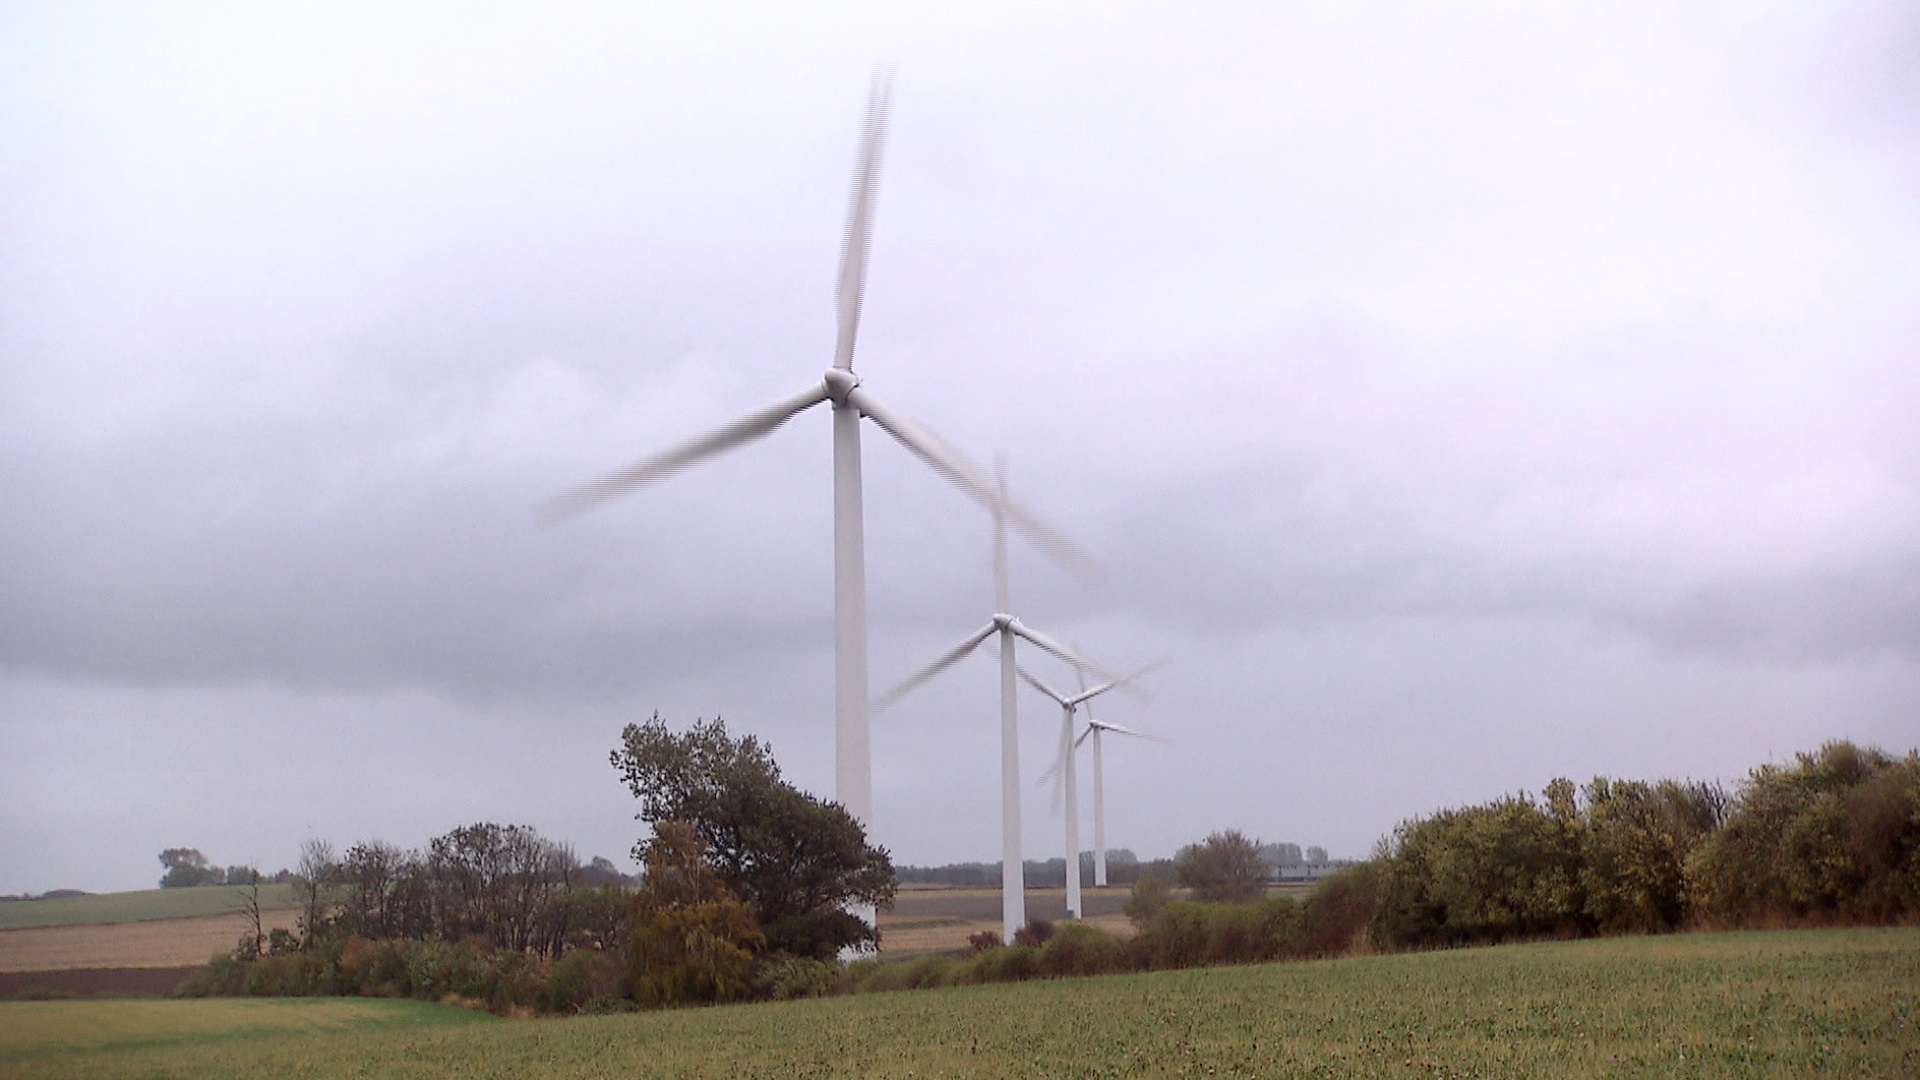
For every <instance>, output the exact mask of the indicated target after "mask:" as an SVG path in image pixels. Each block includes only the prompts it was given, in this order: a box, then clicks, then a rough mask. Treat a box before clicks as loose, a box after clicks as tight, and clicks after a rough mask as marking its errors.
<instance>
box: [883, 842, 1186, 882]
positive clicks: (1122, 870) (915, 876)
mask: <svg viewBox="0 0 1920 1080" xmlns="http://www.w3.org/2000/svg"><path fill="white" fill-rule="evenodd" d="M1021 865H1022V866H1023V867H1025V874H1026V882H1027V884H1028V885H1030V886H1033V887H1034V888H1039V889H1046V888H1056V887H1065V885H1066V883H1067V860H1066V859H1064V858H1055V859H1046V860H1039V859H1028V860H1026V862H1024V863H1022V864H1021ZM1171 865H1172V863H1171V862H1169V861H1168V860H1166V859H1156V860H1153V861H1152V862H1149V863H1145V864H1143V863H1141V861H1140V858H1139V856H1137V855H1135V854H1134V853H1133V852H1132V851H1130V850H1129V849H1127V848H1113V849H1110V850H1109V851H1108V852H1107V880H1108V881H1110V882H1112V883H1113V884H1116V885H1131V884H1133V883H1134V882H1135V881H1137V880H1139V877H1140V873H1141V870H1142V869H1143V867H1153V866H1158V867H1170V866H1171ZM894 870H895V872H896V873H897V874H899V875H900V884H902V885H951V886H955V887H958V888H983V889H984V888H992V889H997V888H999V887H1000V863H999V862H997V861H996V862H963V863H949V864H948V865H946V866H898V867H895V868H894ZM1080 880H1081V881H1083V882H1091V881H1092V880H1093V853H1092V852H1090V851H1083V852H1081V853H1080Z"/></svg>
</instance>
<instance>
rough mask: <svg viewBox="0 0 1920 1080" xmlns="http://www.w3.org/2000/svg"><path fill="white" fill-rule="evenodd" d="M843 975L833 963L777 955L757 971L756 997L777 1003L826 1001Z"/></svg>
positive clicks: (763, 963) (782, 954) (802, 957)
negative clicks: (820, 998)
mask: <svg viewBox="0 0 1920 1080" xmlns="http://www.w3.org/2000/svg"><path fill="white" fill-rule="evenodd" d="M840 972H841V968H840V965H839V964H836V963H834V962H832V961H830V960H815V959H813V958H812V957H810V956H794V955H791V954H789V953H775V954H773V955H772V956H769V957H764V958H762V960H761V961H760V966H759V967H758V968H757V969H756V970H755V971H754V977H753V989H754V995H755V996H756V997H762V998H771V999H773V1000H774V1001H787V1000H790V999H793V998H808V997H824V996H826V995H827V994H831V993H833V991H834V988H835V984H836V982H838V980H839V978H840Z"/></svg>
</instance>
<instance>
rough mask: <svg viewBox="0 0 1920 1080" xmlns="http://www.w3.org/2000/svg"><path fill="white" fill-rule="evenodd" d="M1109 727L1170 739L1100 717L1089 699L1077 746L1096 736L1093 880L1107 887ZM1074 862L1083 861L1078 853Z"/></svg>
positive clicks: (1154, 739) (1118, 732)
mask: <svg viewBox="0 0 1920 1080" xmlns="http://www.w3.org/2000/svg"><path fill="white" fill-rule="evenodd" d="M1108 731H1111V732H1113V733H1114V734H1116V735H1128V736H1131V737H1133V738H1136V739H1145V740H1147V741H1148V742H1157V743H1164V742H1166V741H1167V740H1165V739H1163V738H1161V737H1160V736H1158V735H1149V734H1147V733H1146V732H1144V731H1135V730H1133V729H1132V728H1129V727H1121V726H1120V725H1119V724H1109V723H1107V722H1106V721H1104V720H1096V719H1094V718H1093V703H1092V702H1091V701H1089V702H1088V703H1087V730H1086V731H1084V732H1081V734H1080V737H1079V738H1078V739H1076V740H1074V743H1073V748H1074V749H1075V750H1078V749H1079V748H1080V744H1081V743H1083V742H1086V741H1087V740H1088V739H1092V740H1093V884H1094V887H1095V888H1099V889H1104V888H1106V887H1107V799H1106V763H1105V761H1103V760H1102V758H1101V756H1100V736H1101V734H1102V733H1103V732H1108ZM1074 864H1075V865H1076V866H1078V865H1079V859H1078V857H1077V856H1076V858H1075V859H1074Z"/></svg>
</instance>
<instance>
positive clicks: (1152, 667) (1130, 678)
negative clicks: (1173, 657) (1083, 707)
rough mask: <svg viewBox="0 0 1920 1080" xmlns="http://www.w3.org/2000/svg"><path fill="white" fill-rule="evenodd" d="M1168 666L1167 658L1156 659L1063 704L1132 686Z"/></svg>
mask: <svg viewBox="0 0 1920 1080" xmlns="http://www.w3.org/2000/svg"><path fill="white" fill-rule="evenodd" d="M1166 666H1167V662H1166V661H1165V660H1155V661H1154V662H1153V663H1151V664H1148V665H1147V666H1146V667H1143V668H1141V669H1140V670H1138V671H1136V672H1134V673H1132V674H1131V675H1127V676H1125V677H1123V678H1119V679H1113V680H1110V681H1108V682H1103V683H1101V684H1100V685H1098V686H1096V687H1094V688H1093V689H1091V690H1082V691H1080V692H1079V693H1078V694H1076V695H1074V696H1073V697H1071V698H1069V699H1067V700H1066V701H1063V702H1061V704H1062V705H1080V704H1083V703H1085V702H1088V701H1091V700H1093V699H1094V698H1096V697H1099V696H1100V695H1101V694H1104V693H1106V692H1107V691H1109V690H1113V689H1116V688H1118V689H1122V690H1124V689H1126V688H1128V687H1130V686H1132V685H1133V684H1134V683H1135V682H1137V681H1139V680H1141V679H1144V678H1146V677H1147V676H1149V675H1151V674H1153V673H1154V672H1156V671H1159V670H1160V669H1161V668H1163V667H1166ZM1138 693H1139V694H1140V695H1143V696H1144V697H1145V699H1146V700H1149V701H1151V700H1152V699H1153V695H1151V694H1147V692H1146V691H1144V690H1141V691H1139V692H1138Z"/></svg>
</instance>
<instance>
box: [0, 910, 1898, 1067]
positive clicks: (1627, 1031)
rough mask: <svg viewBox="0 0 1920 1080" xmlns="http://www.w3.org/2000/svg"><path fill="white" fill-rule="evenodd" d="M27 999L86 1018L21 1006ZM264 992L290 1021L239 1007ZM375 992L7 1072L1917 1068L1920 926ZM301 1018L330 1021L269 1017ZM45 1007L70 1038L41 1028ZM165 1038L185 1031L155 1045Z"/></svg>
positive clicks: (107, 1018)
mask: <svg viewBox="0 0 1920 1080" xmlns="http://www.w3.org/2000/svg"><path fill="white" fill-rule="evenodd" d="M35 1005H41V1006H42V1007H54V1006H56V1005H57V1007H59V1008H61V1009H65V1010H71V1011H69V1012H64V1013H58V1014H39V1015H35V1014H30V1013H28V1012H22V1011H17V1010H22V1009H27V1008H31V1007H33V1006H35ZM153 1005H169V1006H175V1007H178V1008H180V1009H182V1010H185V1011H183V1012H181V1013H179V1014H178V1018H177V1019H176V1020H173V1021H168V1022H166V1023H160V1025H159V1026H158V1027H157V1028H156V1027H154V1026H153V1025H154V1024H155V1022H156V1021H154V1020H153V1019H152V1018H151V1017H148V1018H143V1019H138V1020H129V1019H126V1017H127V1016H129V1015H130V1014H129V1013H128V1012H127V1010H129V1009H136V1008H148V1007H151V1006H153ZM250 1005H258V1006H264V1007H267V1008H278V1009H283V1010H287V1011H286V1012H282V1013H262V1014H260V1015H261V1016H262V1017H265V1018H266V1019H257V1018H256V1017H254V1016H253V1015H250V1014H246V1013H245V1012H239V1013H236V1012H234V1010H236V1009H241V1008H242V1007H244V1006H250ZM363 1005H367V1006H377V1007H393V1008H404V1007H405V1006H399V1005H397V1004H390V1003H379V1002H375V1003H361V1002H340V1001H316V1002H286V1001H276V1002H244V1001H242V1002H233V1001H207V1002H164V1003H125V1002H70V1003H44V1004H43V1003H13V1004H0V1046H4V1047H5V1048H6V1049H5V1051H4V1052H3V1053H0V1073H5V1074H7V1075H13V1076H21V1077H67V1076H90V1077H171V1076H206V1077H214V1078H220V1077H234V1078H239V1077H255V1076H290V1077H325V1076H341V1075H352V1076H368V1077H456V1076H458V1077H526V1076H533V1077H581V1078H585V1077H653V1076H659V1077H754V1076H761V1077H789V1076H802V1077H855V1076H860V1077H867V1076H877V1077H897V1078H906V1077H914V1078H925V1077H941V1076H944V1077H1002V1076H1055V1077H1123V1076H1168V1077H1172V1076H1194V1077H1198V1076H1299V1077H1307V1076H1313V1077H1323V1076H1331V1077H1362V1076H1389V1077H1416V1076H1417V1077H1455V1076H1474V1077H1575V1078H1580V1077H1603V1076H1605V1077H1614V1076H1661V1077H1667V1076H1681V1077H1734V1076H1740V1077H1747V1076H1836V1077H1842V1076H1844V1077H1856V1076H1915V1075H1920V930H1846V931H1804V932H1799V931H1796V932H1781V933H1751V934H1720V935H1682V936H1672V937H1661V938H1625V939H1616V940H1609V941H1585V942H1568V943H1554V944H1541V945H1525V946H1508V947H1503V948H1493V949H1469V950H1458V951H1452V952H1440V953H1425V954H1416V955H1401V956H1380V957H1364V958H1355V959H1346V960H1335V961H1322V962H1315V963H1300V964H1280V965H1270V966H1262V967H1242V968H1217V969H1211V970H1196V971H1181V972H1167V973H1161V974H1153V975H1135V976H1116V977H1108V978H1100V979H1081V980H1066V981H1060V982H1039V983H1022V984H1009V985H997V986H982V987H970V988H964V989H955V990H943V991H919V992H908V993H899V994H874V995H867V996H861V997H853V998H831V999H824V1000H813V1001H801V1002H787V1003H777V1004H765V1005H748V1006H737V1007H729V1008H712V1009H688V1010H682V1011H677V1012H668V1013H653V1014H642V1015H625V1016H605V1017H580V1018H574V1019H567V1020H536V1021H525V1022H499V1023H483V1024H478V1025H471V1026H464V1027H446V1026H434V1025H435V1024H436V1023H437V1019H438V1017H439V1016H441V1015H443V1014H433V1015H432V1016H425V1014H420V1015H421V1016H422V1017H423V1022H422V1023H421V1026H414V1027H393V1026H389V1025H388V1023H387V1020H386V1019H385V1018H381V1017H379V1016H378V1015H377V1014H364V1016H363V1017H362V1018H358V1019H356V1018H355V1017H356V1016H362V1014H354V1015H352V1016H347V1017H342V1016H341V1015H340V1014H338V1013H333V1012H329V1010H338V1009H343V1008H346V1009H351V1008H354V1007H360V1006H363ZM195 1009H204V1010H207V1012H206V1013H204V1014H198V1013H194V1012H193V1010H195ZM303 1009H310V1010H315V1012H314V1014H313V1015H315V1016H316V1017H320V1019H318V1020H316V1021H315V1022H314V1023H313V1024H312V1025H311V1026H310V1027H309V1028H307V1029H296V1030H289V1031H286V1032H285V1033H279V1031H280V1029H274V1028H273V1027H272V1025H274V1024H285V1025H289V1026H296V1025H297V1024H298V1023H299V1021H298V1020H297V1019H296V1018H297V1017H298V1016H299V1015H301V1013H300V1011H301V1010H303ZM46 1015H58V1016H59V1017H61V1019H60V1022H59V1023H58V1024H57V1025H52V1026H51V1027H50V1028H49V1029H48V1030H50V1031H53V1032H56V1033H58V1032H66V1033H67V1034H64V1035H61V1034H49V1035H41V1034H37V1032H38V1031H39V1030H40V1024H41V1022H42V1021H43V1018H44V1016H46ZM156 1015H157V1014H156ZM330 1024H332V1025H338V1029H336V1030H328V1029H327V1025H330ZM170 1025H171V1026H170ZM236 1031H238V1032H242V1033H245V1034H246V1037H245V1038H240V1037H236V1036H235V1034H234V1032H236ZM23 1032H24V1033H23ZM75 1032H78V1033H79V1034H75ZM92 1032H99V1033H102V1034H98V1035H94V1034H89V1033H92ZM162 1033H171V1034H172V1037H171V1039H170V1041H168V1042H166V1043H164V1044H163V1043H160V1042H158V1041H154V1040H157V1039H159V1038H160V1037H161V1034H162ZM141 1039H145V1040H148V1041H146V1042H140V1041H139V1040H141ZM55 1040H62V1041H55Z"/></svg>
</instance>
